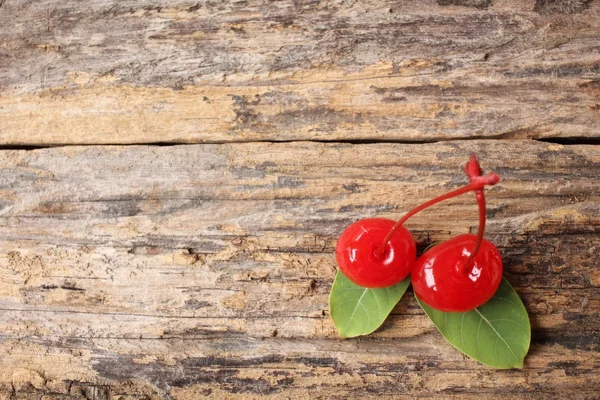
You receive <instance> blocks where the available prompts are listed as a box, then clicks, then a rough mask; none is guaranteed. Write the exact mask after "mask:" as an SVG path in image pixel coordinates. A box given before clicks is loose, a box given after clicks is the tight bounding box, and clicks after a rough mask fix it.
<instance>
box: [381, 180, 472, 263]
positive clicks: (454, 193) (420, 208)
mask: <svg viewBox="0 0 600 400" xmlns="http://www.w3.org/2000/svg"><path fill="white" fill-rule="evenodd" d="M475 186H476V185H475V184H474V183H473V182H471V183H469V184H468V185H465V186H463V187H461V188H458V189H456V190H453V191H451V192H448V193H445V194H443V195H441V196H439V197H436V198H435V199H431V200H429V201H428V202H425V203H423V204H421V205H420V206H418V207H415V208H413V209H412V210H410V211H409V212H407V213H406V214H404V216H403V217H402V218H400V220H398V222H396V224H395V225H394V226H393V227H392V229H390V231H389V232H388V234H387V236H386V237H385V239H383V243H382V244H381V245H380V246H379V248H378V249H377V251H376V253H375V254H376V255H378V256H379V257H383V253H385V248H386V247H387V244H388V242H389V241H390V239H391V238H392V236H394V233H396V231H397V230H398V229H400V227H401V226H402V225H403V224H404V223H405V222H406V221H407V220H408V219H409V218H410V217H412V216H413V215H415V214H416V213H418V212H421V211H423V210H424V209H426V208H428V207H431V206H433V205H435V204H437V203H440V202H442V201H444V200H448V199H451V198H453V197H456V196H460V195H461V194H464V193H467V192H470V191H472V190H475V189H476V187H475Z"/></svg>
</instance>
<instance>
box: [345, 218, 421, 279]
mask: <svg viewBox="0 0 600 400" xmlns="http://www.w3.org/2000/svg"><path fill="white" fill-rule="evenodd" d="M395 224H396V222H395V221H392V220H390V219H383V218H369V219H362V220H359V221H356V222H355V223H353V224H352V225H350V226H349V227H348V228H346V230H345V231H344V232H343V233H342V235H341V236H340V238H339V239H338V242H337V246H336V250H335V255H336V259H337V262H338V265H339V267H340V269H341V270H342V272H343V273H344V275H346V276H347V277H348V279H350V280H351V281H352V282H354V283H356V284H357V285H360V286H363V287H367V288H382V287H387V286H392V285H395V284H396V283H398V282H400V281H402V280H403V279H404V278H406V277H407V276H408V274H409V273H410V271H411V270H412V268H413V265H414V263H415V259H416V257H417V247H416V244H415V241H414V239H413V237H412V235H411V234H410V232H409V231H408V230H407V229H406V228H404V227H400V228H399V229H398V230H397V232H396V235H394V237H392V238H391V239H390V240H389V241H388V242H387V246H385V248H384V252H383V253H380V252H378V249H379V246H380V245H381V244H382V243H384V238H385V237H386V236H387V234H388V233H389V232H390V230H391V229H392V228H393V227H394V225H395Z"/></svg>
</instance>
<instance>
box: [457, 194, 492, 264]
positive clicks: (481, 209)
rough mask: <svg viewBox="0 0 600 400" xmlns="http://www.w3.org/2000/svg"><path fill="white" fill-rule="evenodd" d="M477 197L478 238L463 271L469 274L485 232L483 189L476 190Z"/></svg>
mask: <svg viewBox="0 0 600 400" xmlns="http://www.w3.org/2000/svg"><path fill="white" fill-rule="evenodd" d="M475 198H477V205H478V206H479V228H478V229H477V240H476V241H475V246H473V250H472V251H471V254H470V255H469V258H467V261H466V262H465V264H464V265H463V267H462V272H463V273H464V274H465V275H467V274H469V273H470V272H471V269H472V268H471V266H472V265H473V261H474V260H475V257H476V256H477V253H479V249H480V248H481V242H483V233H484V232H485V217H486V215H485V214H486V211H485V194H484V193H483V189H481V190H476V191H475Z"/></svg>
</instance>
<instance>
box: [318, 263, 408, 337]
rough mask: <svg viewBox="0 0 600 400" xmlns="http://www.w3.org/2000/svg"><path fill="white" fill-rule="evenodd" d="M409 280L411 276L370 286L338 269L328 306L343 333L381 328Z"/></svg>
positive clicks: (363, 333)
mask: <svg viewBox="0 0 600 400" xmlns="http://www.w3.org/2000/svg"><path fill="white" fill-rule="evenodd" d="M409 284H410V276H408V277H407V278H406V279H404V280H403V281H402V282H400V283H398V284H396V285H394V286H390V287H386V288H381V289H368V288H364V287H362V286H358V285H357V284H355V283H353V282H352V281H351V280H350V279H348V278H347V277H346V275H344V274H343V273H342V272H341V271H338V272H337V274H336V276H335V281H334V282H333V287H332V288H331V294H330V295H329V310H330V312H331V318H332V319H333V323H334V324H335V327H336V328H337V330H338V332H339V333H340V336H341V337H343V338H351V337H355V336H360V335H368V334H369V333H371V332H373V331H375V330H376V329H377V328H379V327H380V326H381V324H382V323H383V321H385V319H386V318H387V316H388V314H389V313H390V312H391V311H392V310H393V308H394V306H396V304H398V302H399V301H400V299H401V298H402V296H403V295H404V293H405V292H406V289H407V288H408V285H409Z"/></svg>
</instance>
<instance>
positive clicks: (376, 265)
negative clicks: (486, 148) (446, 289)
mask: <svg viewBox="0 0 600 400" xmlns="http://www.w3.org/2000/svg"><path fill="white" fill-rule="evenodd" d="M473 160H474V161H473ZM466 170H468V171H467V174H468V175H469V178H470V180H471V182H470V183H469V184H468V185H465V186H463V187H461V188H458V189H456V190H454V191H451V192H449V193H446V194H443V195H441V196H439V197H436V198H435V199H432V200H429V201H427V202H425V203H423V204H421V205H420V206H418V207H416V208H414V209H412V210H411V211H409V212H408V213H406V214H405V215H404V216H403V217H402V218H401V219H400V220H399V221H398V222H396V223H394V221H392V220H389V219H381V218H371V219H363V220H360V221H357V222H355V223H353V224H352V225H350V226H349V227H348V228H346V230H345V231H344V232H343V233H342V235H341V236H340V238H339V239H338V243H337V246H336V251H335V254H336V259H337V262H338V265H339V267H340V270H341V271H342V272H343V273H344V275H346V277H348V279H350V280H351V281H352V282H354V283H355V284H357V285H359V286H363V287H367V288H382V287H387V286H391V285H395V284H396V283H398V282H400V281H402V280H403V279H404V278H406V277H407V276H408V274H409V273H410V272H411V271H412V270H413V269H414V265H415V258H416V245H415V241H414V239H413V238H412V236H411V234H410V232H409V231H408V230H407V229H406V228H404V227H403V224H404V222H406V220H408V219H409V218H410V217H412V216H413V215H415V214H416V213H418V212H420V211H422V210H424V209H425V208H427V207H430V206H432V205H434V204H437V203H439V202H441V201H443V200H446V199H450V198H452V197H456V196H458V195H461V194H463V193H467V192H471V191H475V193H476V194H477V196H479V193H480V192H481V194H483V187H484V186H485V185H493V184H495V183H496V182H498V180H499V179H500V178H499V177H498V175H496V174H488V175H486V176H481V168H479V164H478V163H477V159H476V158H475V157H474V156H473V158H472V159H471V161H469V163H468V164H467V167H466ZM478 199H479V197H478ZM483 207H484V218H485V203H483ZM484 222H485V221H484ZM475 245H476V246H477V248H478V247H479V244H478V242H476V244H475ZM473 253H477V249H475V251H473ZM470 262H471V261H468V262H467V263H470Z"/></svg>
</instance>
